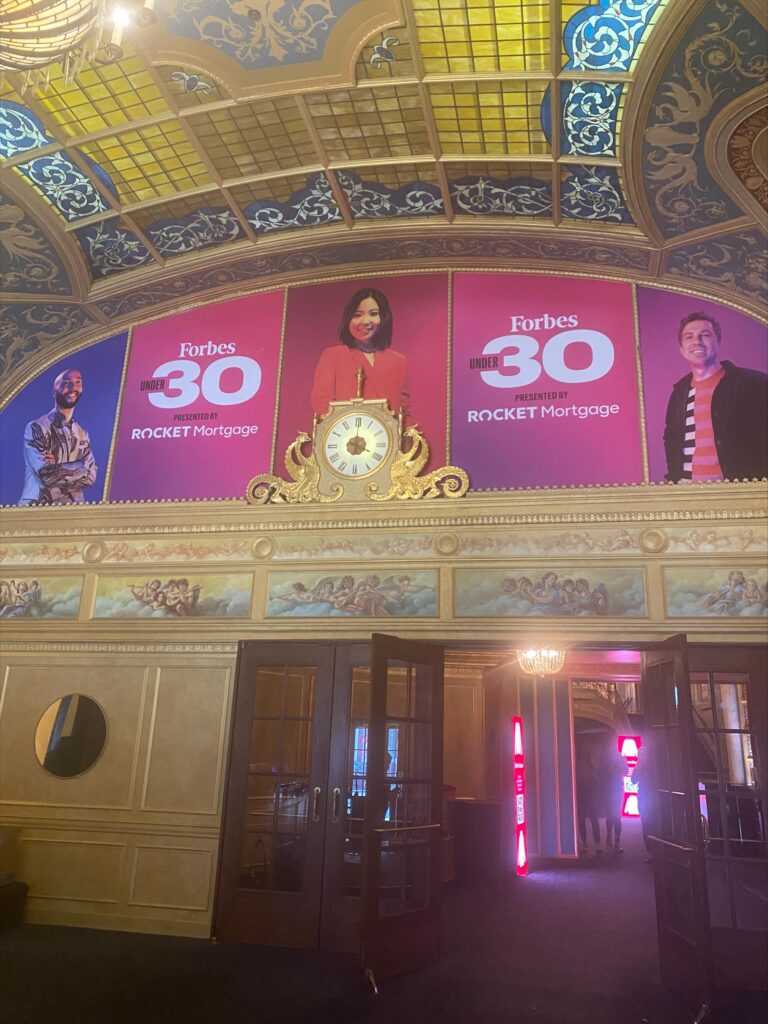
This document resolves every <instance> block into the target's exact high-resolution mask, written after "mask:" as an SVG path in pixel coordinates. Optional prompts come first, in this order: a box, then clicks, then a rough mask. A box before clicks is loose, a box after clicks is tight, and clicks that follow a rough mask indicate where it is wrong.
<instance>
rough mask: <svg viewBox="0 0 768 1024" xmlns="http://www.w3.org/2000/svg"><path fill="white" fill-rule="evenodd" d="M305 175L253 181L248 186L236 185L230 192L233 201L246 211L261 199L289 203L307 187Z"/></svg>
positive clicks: (290, 175)
mask: <svg viewBox="0 0 768 1024" xmlns="http://www.w3.org/2000/svg"><path fill="white" fill-rule="evenodd" d="M306 184H307V176H306V175H305V174H289V175H286V177H284V178H267V179H265V180H263V181H251V182H249V183H248V184H247V185H234V186H233V187H232V188H230V189H229V190H228V192H229V195H230V196H231V197H232V200H233V201H234V202H235V203H236V204H237V206H239V207H240V209H241V210H243V211H245V210H246V208H247V207H248V206H250V205H251V203H255V202H256V201H257V200H259V199H276V200H277V201H278V202H279V203H287V202H288V201H289V200H290V199H291V197H292V196H294V195H296V193H297V192H301V190H302V189H303V188H305V187H306Z"/></svg>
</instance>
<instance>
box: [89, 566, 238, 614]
mask: <svg viewBox="0 0 768 1024" xmlns="http://www.w3.org/2000/svg"><path fill="white" fill-rule="evenodd" d="M252 588H253V577H252V576H251V575H250V574H245V573H222V574H215V575H214V574H208V573H201V574H200V575H199V576H197V577H196V578H195V579H194V580H189V579H187V578H186V577H185V576H180V577H174V578H173V579H160V578H159V577H155V578H150V579H145V580H144V581H143V582H142V581H137V579H136V577H135V576H134V577H130V576H102V577H100V578H99V582H98V587H97V590H96V603H95V606H94V612H93V617H94V618H95V619H113V618H120V619H144V618H152V619H168V618H173V619H191V618H198V619H200V618H203V619H205V618H209V619H210V618H215V619H231V618H235V619H241V618H248V617H249V616H250V609H251V593H252Z"/></svg>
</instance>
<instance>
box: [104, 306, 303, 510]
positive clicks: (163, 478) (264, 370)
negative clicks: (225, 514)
mask: <svg viewBox="0 0 768 1024" xmlns="http://www.w3.org/2000/svg"><path fill="white" fill-rule="evenodd" d="M282 307H283V293H282V292H281V291H274V292H267V293H266V294H263V295H252V296H249V297H247V298H243V299H234V300H232V301H231V302H222V303H216V304H212V305H210V306H205V307H202V308H200V309H194V310H190V311H189V312H188V313H181V314H179V315H178V316H172V317H167V318H165V319H163V320H155V321H154V322H153V323H149V324H144V325H142V326H141V327H137V328H136V329H135V330H134V332H133V337H132V341H131V354H130V358H129V365H128V375H127V378H126V384H125V391H124V394H123V403H122V412H121V416H120V429H119V434H118V439H117V448H116V451H115V465H114V474H113V479H112V486H111V489H110V495H109V498H110V500H112V501H120V500H127V501H130V500H139V499H152V498H241V497H244V495H245V489H246V486H247V484H248V481H249V480H250V479H251V477H253V476H254V475H256V474H257V473H265V472H268V471H269V468H270V467H269V462H270V453H271V447H272V429H273V424H274V416H275V392H276V387H277V366H278V358H279V351H280V331H281V323H282Z"/></svg>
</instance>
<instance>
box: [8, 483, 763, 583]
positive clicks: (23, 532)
mask: <svg viewBox="0 0 768 1024" xmlns="http://www.w3.org/2000/svg"><path fill="white" fill-rule="evenodd" d="M662 486H669V487H673V486H675V485H673V484H669V485H662ZM499 493H501V492H499ZM545 495H546V496H547V497H548V498H549V499H551V497H552V495H551V494H549V495H547V492H544V491H542V496H545ZM755 498H761V499H764V491H763V490H762V489H761V491H755ZM539 501H541V499H539ZM171 504H172V503H171ZM571 504H572V502H571ZM93 507H97V506H93ZM102 507H104V508H105V509H106V511H112V510H113V509H111V508H110V507H109V506H102ZM6 508H8V506H6ZM367 508H369V509H370V506H367ZM25 511H26V513H27V516H28V515H29V510H28V509H25ZM36 511H37V510H36ZM409 511H410V509H409ZM767 515H768V509H766V508H765V507H762V506H760V507H753V508H750V507H746V508H701V509H698V508H694V509H666V510H665V509H648V510H647V511H646V510H643V511H639V510H617V511H615V512H559V513H558V512H536V513H520V514H515V513H511V512H507V513H498V512H493V513H492V512H489V513H486V514H482V513H477V514H474V515H458V516H447V515H445V516H435V515H427V516H423V517H418V518H417V517H415V516H405V515H404V516H402V517H400V516H398V517H389V518H382V519H375V520H373V519H371V517H370V515H366V512H365V509H361V510H360V517H359V518H357V519H354V518H352V519H351V518H344V519H338V520H329V519H328V517H327V515H326V516H325V517H323V518H319V519H300V520H298V519H287V520H285V521H278V520H271V521H268V522H264V523H257V522H231V523H189V524H186V523H183V524H177V525H175V526H169V525H166V524H163V523H156V524H153V525H140V524H138V523H134V524H132V525H129V526H119V525H114V526H104V527H94V526H87V527H86V526H83V527H73V528H68V527H67V526H66V525H65V524H61V525H59V526H58V528H57V529H47V530H46V529H40V530H31V529H16V530H14V529H10V530H4V531H3V538H4V539H6V540H9V539H12V538H13V539H16V538H28V537H58V536H62V535H63V536H66V537H82V536H101V537H109V536H126V535H135V536H151V535H155V534H156V535H167V534H171V535H173V534H187V533H193V534H207V533H210V534H216V533H252V532H253V533H257V532H262V531H264V532H266V531H269V532H271V533H272V532H279V531H283V532H284V531H294V530H296V531H298V530H316V529H330V528H333V529H342V530H343V529H360V530H370V529H371V528H373V527H376V528H377V529H382V530H386V529H396V528H405V527H416V528H424V527H432V528H451V529H455V528H457V527H460V526H532V525H538V526H545V525H548V524H551V525H558V524H560V523H592V524H599V523H655V522H658V521H660V520H661V521H665V522H694V521H697V520H716V521H720V520H733V519H764V518H766V516H767ZM56 568H57V569H58V568H61V569H62V570H64V569H65V568H72V567H71V566H69V567H68V566H64V565H62V566H60V567H58V566H57V567H56ZM123 571H125V567H123Z"/></svg>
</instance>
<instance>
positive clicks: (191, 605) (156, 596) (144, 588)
mask: <svg viewBox="0 0 768 1024" xmlns="http://www.w3.org/2000/svg"><path fill="white" fill-rule="evenodd" d="M128 589H129V590H130V592H131V593H132V594H133V596H134V597H135V598H136V600H137V601H138V602H139V604H143V605H146V606H148V607H150V608H153V609H162V610H165V611H167V612H168V613H169V614H171V615H182V616H187V615H196V614H197V603H198V601H199V600H200V591H201V590H202V586H201V585H200V584H199V583H196V584H195V585H194V586H192V587H190V585H189V580H188V579H186V578H184V577H182V578H181V579H178V580H168V582H167V583H162V582H161V581H160V580H147V582H146V583H144V584H142V585H141V586H134V585H133V584H129V585H128Z"/></svg>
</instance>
